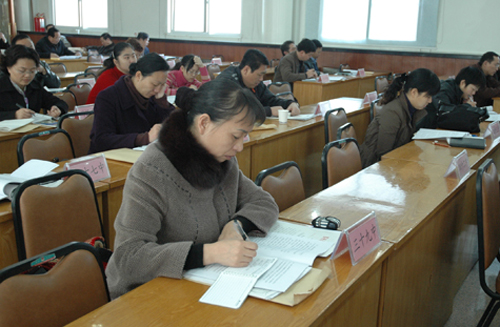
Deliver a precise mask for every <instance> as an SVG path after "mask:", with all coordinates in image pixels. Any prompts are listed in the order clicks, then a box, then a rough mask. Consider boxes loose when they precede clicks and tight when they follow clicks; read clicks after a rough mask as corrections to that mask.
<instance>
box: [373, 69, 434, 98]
mask: <svg viewBox="0 0 500 327" xmlns="http://www.w3.org/2000/svg"><path fill="white" fill-rule="evenodd" d="M411 89H417V90H418V93H423V92H427V94H428V95H430V96H434V95H436V94H437V93H438V92H439V90H440V89H441V82H440V81H439V78H438V77H437V75H436V74H434V73H433V72H432V71H430V70H429V69H427V68H418V69H415V70H414V71H412V72H410V73H409V74H406V73H404V74H401V76H399V77H397V78H396V79H394V81H392V84H391V85H390V86H389V88H388V89H387V90H386V91H385V92H384V96H383V97H382V100H380V104H381V105H382V104H387V103H389V102H391V101H392V100H394V99H395V98H396V97H397V96H398V93H399V92H401V90H403V91H404V93H408V92H409V91H410V90H411Z"/></svg>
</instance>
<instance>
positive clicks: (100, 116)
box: [89, 76, 174, 153]
mask: <svg viewBox="0 0 500 327" xmlns="http://www.w3.org/2000/svg"><path fill="white" fill-rule="evenodd" d="M125 78H130V76H122V77H121V78H120V79H119V80H118V81H117V82H116V83H115V84H114V85H112V86H110V87H108V88H107V89H105V90H102V91H101V92H100V93H99V95H97V98H96V101H95V105H94V125H93V126H92V131H91V133H90V150H89V153H94V152H101V151H106V150H111V149H118V148H133V147H134V146H138V145H145V144H136V143H135V142H136V138H137V137H138V136H139V134H145V133H146V134H147V133H148V132H149V130H150V129H151V127H153V125H155V124H160V123H162V122H163V121H164V120H165V119H166V118H167V117H168V116H169V115H170V113H171V112H172V111H173V110H174V106H173V105H171V104H170V103H168V101H167V97H166V96H164V97H163V98H160V99H155V97H154V96H153V97H151V98H150V99H149V103H148V108H147V110H142V109H140V108H139V107H138V105H137V104H136V102H135V101H134V98H133V97H132V95H131V93H130V91H129V89H128V88H127V85H126V84H125V80H124V79H125ZM146 140H147V138H146ZM146 144H147V143H146Z"/></svg>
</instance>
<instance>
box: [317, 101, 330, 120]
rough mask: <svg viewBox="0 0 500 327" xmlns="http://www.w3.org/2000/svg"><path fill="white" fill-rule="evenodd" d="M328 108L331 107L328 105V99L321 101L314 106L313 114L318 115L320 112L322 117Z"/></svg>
mask: <svg viewBox="0 0 500 327" xmlns="http://www.w3.org/2000/svg"><path fill="white" fill-rule="evenodd" d="M330 109H332V107H331V106H330V101H323V102H320V103H318V106H317V107H316V111H315V112H314V114H315V115H319V114H320V113H321V115H322V116H323V117H324V116H325V114H326V112H327V111H328V110H330Z"/></svg>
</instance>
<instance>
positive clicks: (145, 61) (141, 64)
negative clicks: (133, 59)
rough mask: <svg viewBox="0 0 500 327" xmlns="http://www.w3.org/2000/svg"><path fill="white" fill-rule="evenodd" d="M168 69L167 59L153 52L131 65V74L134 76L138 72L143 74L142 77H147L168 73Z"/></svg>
mask: <svg viewBox="0 0 500 327" xmlns="http://www.w3.org/2000/svg"><path fill="white" fill-rule="evenodd" d="M168 69H169V67H168V64H167V62H166V61H165V59H163V58H162V57H160V55H158V54H157V53H154V52H152V53H148V54H147V55H145V56H144V57H142V58H141V59H139V61H137V63H132V64H130V67H129V72H130V75H132V76H134V75H135V73H137V72H141V74H142V76H144V77H147V76H149V75H151V74H153V73H155V72H159V71H168Z"/></svg>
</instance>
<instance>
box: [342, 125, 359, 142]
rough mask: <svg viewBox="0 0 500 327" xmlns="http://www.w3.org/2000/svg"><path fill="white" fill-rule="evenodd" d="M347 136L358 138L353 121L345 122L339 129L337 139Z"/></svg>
mask: <svg viewBox="0 0 500 327" xmlns="http://www.w3.org/2000/svg"><path fill="white" fill-rule="evenodd" d="M347 138H351V139H355V140H358V139H357V138H356V130H355V129H354V125H353V124H352V123H347V124H344V125H342V126H340V127H339V129H338V130H337V140H341V139H347Z"/></svg>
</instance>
